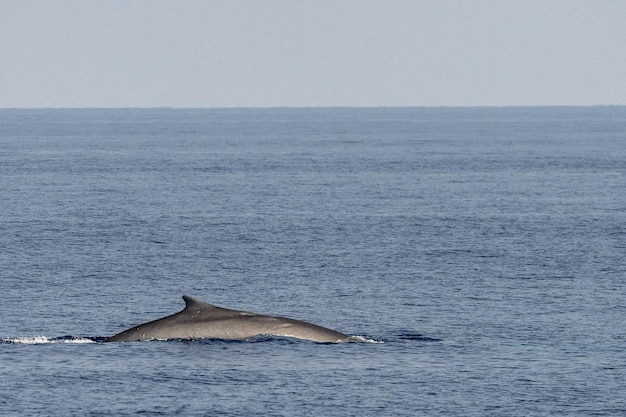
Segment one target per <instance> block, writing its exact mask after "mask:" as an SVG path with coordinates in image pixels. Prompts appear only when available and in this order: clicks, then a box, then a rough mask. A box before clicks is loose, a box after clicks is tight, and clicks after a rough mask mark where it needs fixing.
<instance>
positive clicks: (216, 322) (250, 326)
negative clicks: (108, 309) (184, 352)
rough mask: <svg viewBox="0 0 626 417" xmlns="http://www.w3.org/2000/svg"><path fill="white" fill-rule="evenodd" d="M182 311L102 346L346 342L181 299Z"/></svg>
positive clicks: (310, 327)
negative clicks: (259, 339) (276, 339)
mask: <svg viewBox="0 0 626 417" xmlns="http://www.w3.org/2000/svg"><path fill="white" fill-rule="evenodd" d="M183 300H185V308H184V309H183V310H182V311H180V312H178V313H176V314H173V315H171V316H167V317H163V318H161V319H158V320H154V321H151V322H148V323H144V324H140V325H138V326H134V327H131V328H130V329H128V330H125V331H123V332H121V333H118V334H116V335H114V336H111V337H109V338H106V339H105V340H104V341H105V342H131V341H139V340H151V339H247V338H251V337H254V336H260V335H267V336H282V337H293V338H297V339H304V340H311V341H314V342H321V343H337V342H345V341H348V339H349V337H350V336H348V335H347V334H344V333H341V332H338V331H335V330H331V329H328V328H326V327H322V326H318V325H316V324H312V323H307V322H305V321H300V320H294V319H290V318H286V317H275V316H266V315H263V314H257V313H251V312H247V311H240V310H230V309H227V308H222V307H217V306H214V305H211V304H207V303H205V302H202V301H200V300H198V299H195V298H193V297H189V296H186V295H184V296H183Z"/></svg>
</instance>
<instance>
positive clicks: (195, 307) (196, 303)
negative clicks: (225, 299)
mask: <svg viewBox="0 0 626 417" xmlns="http://www.w3.org/2000/svg"><path fill="white" fill-rule="evenodd" d="M183 300H185V308H184V309H183V311H181V313H182V312H193V313H199V312H202V313H203V314H209V315H210V316H211V317H227V316H256V315H257V314H256V313H249V312H247V311H240V310H231V309H229V308H224V307H218V306H214V305H211V304H208V303H205V302H204V301H200V300H198V299H197V298H193V297H190V296H188V295H183Z"/></svg>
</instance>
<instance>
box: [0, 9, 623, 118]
mask: <svg viewBox="0 0 626 417" xmlns="http://www.w3.org/2000/svg"><path fill="white" fill-rule="evenodd" d="M625 45H626V1H625V0H591V1H589V0H584V1H579V0H519V1H513V0H426V1H422V0H412V1H403V0H383V1H378V0H376V1H375V0H354V1H352V0H330V1H326V0H315V1H312V0H311V1H309V0H249V1H248V0H224V1H214V0H201V1H198V0H171V1H166V0H74V1H65V0H39V1H33V0H0V108H42V107H53V108H57V107H59V108H67V107H70V108H75V107H175V108H178V107H326V106H354V107H379V106H385V107H386V106H542V105H626V46H625Z"/></svg>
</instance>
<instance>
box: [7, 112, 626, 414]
mask: <svg viewBox="0 0 626 417" xmlns="http://www.w3.org/2000/svg"><path fill="white" fill-rule="evenodd" d="M625 190H626V107H619V106H615V107H611V106H608V107H602V106H599V107H519V108H298V109H292V108H275V109H40V110H20V109H5V110H0V193H1V194H0V214H1V215H0V280H1V281H0V282H1V287H0V288H1V291H0V340H1V342H0V364H1V369H2V377H1V378H0V410H2V411H1V414H2V415H5V416H24V415H29V416H73V415H76V416H78V415H80V416H123V415H136V414H142V415H146V416H159V415H167V416H169V415H189V416H242V415H263V416H295V415H320V416H321V415H323V416H370V415H371V416H386V415H388V416H463V417H467V416H545V415H567V416H591V415H595V416H623V415H625V414H626V396H625V395H624V387H625V386H626V320H625V317H626V256H625V255H626V192H625ZM183 295H190V296H194V297H196V298H199V299H201V300H203V301H205V302H208V303H211V304H216V305H219V306H224V307H228V308H234V309H240V310H247V311H254V312H258V313H264V314H272V315H279V316H286V317H291V318H296V319H299V320H305V321H308V322H312V323H316V324H319V325H322V326H325V327H329V328H332V329H336V330H338V331H341V332H344V333H347V334H350V335H355V336H360V337H361V338H362V339H363V341H362V342H358V343H357V342H355V343H339V344H320V343H314V342H310V341H303V340H295V339H288V338H279V337H257V338H254V339H250V340H244V341H232V340H231V341H225V340H196V341H189V340H171V341H147V342H127V343H104V342H102V338H103V337H106V336H111V335H113V334H115V333H118V332H120V331H122V330H124V329H126V328H129V327H131V326H133V325H136V324H139V323H144V322H147V321H150V320H153V319H156V318H160V317H163V316H166V315H169V314H173V313H175V312H177V311H179V310H181V309H182V308H183V306H184V303H183V302H182V299H181V297H182V296H183Z"/></svg>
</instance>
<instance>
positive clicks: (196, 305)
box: [183, 295, 220, 310]
mask: <svg viewBox="0 0 626 417" xmlns="http://www.w3.org/2000/svg"><path fill="white" fill-rule="evenodd" d="M183 300H185V310H189V309H195V310H204V309H212V308H220V307H216V306H213V305H211V304H207V303H205V302H204V301H200V300H198V299H197V298H193V297H190V296H188V295H183Z"/></svg>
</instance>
